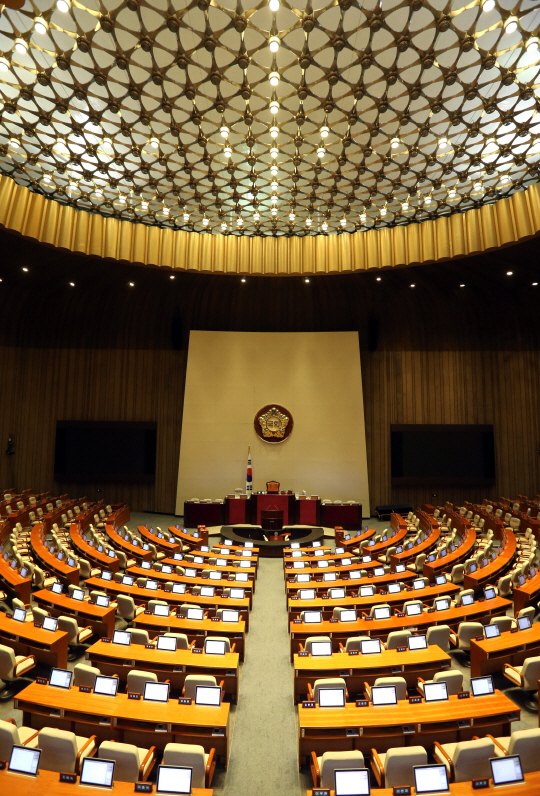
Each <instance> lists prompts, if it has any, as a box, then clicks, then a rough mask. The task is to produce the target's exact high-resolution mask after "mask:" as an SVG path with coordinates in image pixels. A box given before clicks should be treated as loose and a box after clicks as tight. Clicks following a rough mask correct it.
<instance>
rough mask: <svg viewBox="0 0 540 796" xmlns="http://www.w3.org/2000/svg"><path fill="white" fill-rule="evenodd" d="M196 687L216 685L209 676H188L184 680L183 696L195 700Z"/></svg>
mask: <svg viewBox="0 0 540 796" xmlns="http://www.w3.org/2000/svg"><path fill="white" fill-rule="evenodd" d="M198 685H217V683H216V678H215V677H212V675H211V674H188V675H187V676H186V679H185V680H184V696H185V697H191V699H195V695H196V689H197V686H198Z"/></svg>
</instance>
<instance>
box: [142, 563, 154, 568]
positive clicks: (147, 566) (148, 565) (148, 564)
mask: <svg viewBox="0 0 540 796" xmlns="http://www.w3.org/2000/svg"><path fill="white" fill-rule="evenodd" d="M141 567H142V569H152V564H151V563H150V561H141Z"/></svg>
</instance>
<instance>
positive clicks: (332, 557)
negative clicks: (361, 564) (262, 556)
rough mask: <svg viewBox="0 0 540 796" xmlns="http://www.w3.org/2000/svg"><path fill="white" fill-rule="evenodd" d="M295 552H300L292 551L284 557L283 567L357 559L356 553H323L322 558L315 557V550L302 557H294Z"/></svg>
mask: <svg viewBox="0 0 540 796" xmlns="http://www.w3.org/2000/svg"><path fill="white" fill-rule="evenodd" d="M316 549H318V550H320V549H321V548H320V547H319V548H316ZM293 552H298V551H294V550H293V551H291V552H290V553H289V555H284V556H283V566H286V565H287V564H291V563H292V562H294V561H303V562H304V563H308V564H312V563H313V562H316V561H341V559H342V558H354V557H355V553H352V552H351V551H345V552H344V553H331V552H328V553H324V552H323V555H322V556H316V555H315V550H314V551H313V553H309V554H306V555H301V556H293ZM300 552H301V553H303V552H304V551H303V550H301V551H300Z"/></svg>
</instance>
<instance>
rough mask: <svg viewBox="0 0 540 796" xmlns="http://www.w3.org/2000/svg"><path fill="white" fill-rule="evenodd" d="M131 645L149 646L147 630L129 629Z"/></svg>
mask: <svg viewBox="0 0 540 796" xmlns="http://www.w3.org/2000/svg"><path fill="white" fill-rule="evenodd" d="M129 632H130V633H131V643H132V644H143V645H144V644H149V643H150V638H149V636H148V630H140V629H139V628H135V627H134V628H131V629H130V631H129Z"/></svg>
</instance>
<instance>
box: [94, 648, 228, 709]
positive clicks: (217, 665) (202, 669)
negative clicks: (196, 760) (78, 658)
mask: <svg viewBox="0 0 540 796" xmlns="http://www.w3.org/2000/svg"><path fill="white" fill-rule="evenodd" d="M86 659H87V660H89V661H90V663H91V664H92V666H97V667H98V669H100V670H101V673H102V674H104V675H106V676H108V677H112V676H113V675H115V674H118V676H119V677H120V680H121V681H122V682H126V680H127V675H128V672H130V671H131V669H142V670H143V671H145V672H154V673H155V674H156V675H157V677H158V680H160V682H164V681H165V680H169V681H170V683H171V688H174V689H175V690H177V691H181V690H182V688H183V687H184V680H185V679H186V677H187V675H188V674H209V675H213V676H214V677H215V678H216V680H217V682H218V684H219V682H220V681H221V680H223V681H224V693H226V694H229V695H230V696H231V698H232V701H233V702H236V701H237V697H238V676H239V655H238V653H237V652H227V653H225V655H205V653H204V652H203V653H201V654H199V653H194V652H192V651H191V650H190V649H189V650H176V652H165V651H163V650H158V649H152V650H151V649H147V648H146V647H145V646H144V644H130V645H129V647H124V646H122V645H120V644H106V643H105V642H104V641H98V642H97V643H96V644H92V646H91V647H88V649H87V650H86Z"/></svg>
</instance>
